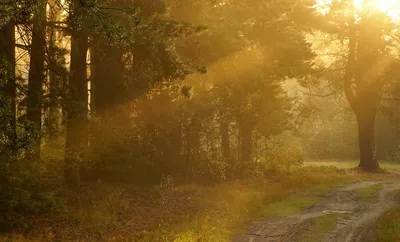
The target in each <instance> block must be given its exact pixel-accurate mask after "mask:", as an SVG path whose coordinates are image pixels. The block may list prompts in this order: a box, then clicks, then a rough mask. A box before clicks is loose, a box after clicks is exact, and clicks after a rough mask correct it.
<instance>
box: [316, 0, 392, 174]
mask: <svg viewBox="0 0 400 242" xmlns="http://www.w3.org/2000/svg"><path fill="white" fill-rule="evenodd" d="M370 4H373V3H372V2H370V1H365V2H363V7H362V8H357V7H356V6H354V4H353V1H333V2H332V3H330V4H326V6H325V7H328V10H327V11H326V12H325V11H321V10H320V9H319V8H318V7H317V8H316V15H317V16H318V18H320V20H316V19H314V21H317V23H318V24H317V26H316V27H315V28H316V29H319V30H322V31H325V32H327V33H329V34H331V36H332V37H333V38H336V39H337V40H340V41H342V43H345V45H346V47H345V49H346V52H347V53H346V54H345V56H346V60H344V59H336V61H338V62H340V63H342V67H344V70H345V71H344V73H343V77H342V78H341V84H339V86H341V87H343V89H344V92H345V95H346V98H347V100H348V102H349V104H350V106H351V108H352V110H353V111H354V114H355V115H356V118H357V123H358V139H359V149H360V164H359V167H361V168H363V169H365V170H368V171H376V170H377V169H378V168H379V164H378V162H377V159H376V155H375V120H376V114H377V110H378V109H379V107H380V103H381V100H382V98H383V96H384V90H385V88H386V87H387V85H388V84H389V83H391V82H392V83H393V81H396V79H397V78H396V77H395V76H394V73H395V72H394V70H395V68H396V66H397V65H398V60H397V59H396V58H395V56H394V55H393V53H394V52H395V50H394V49H395V48H394V47H395V45H394V41H393V40H394V39H396V38H397V37H395V31H394V30H395V29H396V28H397V25H396V24H394V22H393V19H392V18H391V17H390V16H389V15H388V14H387V13H385V12H382V11H380V10H378V9H377V8H374V7H370V6H371V5H370ZM311 26H312V25H311ZM314 26H315V24H314ZM339 43H340V42H339ZM337 48H340V47H337ZM393 51H394V52H393Z"/></svg>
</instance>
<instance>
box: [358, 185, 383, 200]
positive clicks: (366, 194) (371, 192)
mask: <svg viewBox="0 0 400 242" xmlns="http://www.w3.org/2000/svg"><path fill="white" fill-rule="evenodd" d="M381 188H382V186H381V185H372V186H368V187H363V188H361V189H359V190H358V195H359V196H360V197H362V198H371V197H375V196H377V195H378V191H379V190H380V189H381Z"/></svg>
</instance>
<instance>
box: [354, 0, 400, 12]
mask: <svg viewBox="0 0 400 242" xmlns="http://www.w3.org/2000/svg"><path fill="white" fill-rule="evenodd" d="M399 2H400V1H399V0H369V1H366V0H353V4H354V7H355V8H357V9H363V8H365V7H368V8H375V9H378V10H379V11H382V12H391V11H392V10H396V9H398V7H399Z"/></svg>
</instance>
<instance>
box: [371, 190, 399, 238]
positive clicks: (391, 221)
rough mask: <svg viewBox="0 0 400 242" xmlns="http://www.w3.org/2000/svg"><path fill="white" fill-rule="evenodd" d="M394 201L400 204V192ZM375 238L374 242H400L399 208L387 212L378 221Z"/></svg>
mask: <svg viewBox="0 0 400 242" xmlns="http://www.w3.org/2000/svg"><path fill="white" fill-rule="evenodd" d="M396 199H397V200H398V201H399V202H400V191H398V192H397V194H396ZM375 236H376V237H375V241H376V242H378V241H379V242H381V241H382V242H386V241H387V242H391V241H400V207H397V208H393V209H391V210H389V211H388V212H386V213H385V214H384V215H382V216H381V217H380V218H379V219H378V221H377V225H376V235H375Z"/></svg>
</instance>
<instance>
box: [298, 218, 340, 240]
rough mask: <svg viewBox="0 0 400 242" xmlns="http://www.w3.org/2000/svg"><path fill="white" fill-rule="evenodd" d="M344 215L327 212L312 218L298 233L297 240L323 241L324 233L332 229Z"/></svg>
mask: <svg viewBox="0 0 400 242" xmlns="http://www.w3.org/2000/svg"><path fill="white" fill-rule="evenodd" d="M343 216H346V215H344V214H327V215H323V216H319V217H317V218H314V219H313V220H312V221H311V225H310V226H309V227H308V228H307V229H306V230H305V232H303V233H301V234H300V238H299V241H301V242H316V241H323V237H324V235H325V234H326V233H328V232H329V231H331V230H333V229H334V228H335V226H336V224H337V222H338V220H339V219H340V218H341V217H343Z"/></svg>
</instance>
